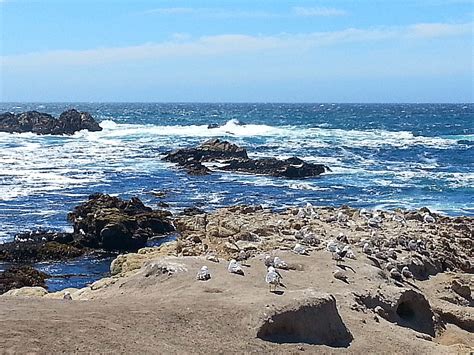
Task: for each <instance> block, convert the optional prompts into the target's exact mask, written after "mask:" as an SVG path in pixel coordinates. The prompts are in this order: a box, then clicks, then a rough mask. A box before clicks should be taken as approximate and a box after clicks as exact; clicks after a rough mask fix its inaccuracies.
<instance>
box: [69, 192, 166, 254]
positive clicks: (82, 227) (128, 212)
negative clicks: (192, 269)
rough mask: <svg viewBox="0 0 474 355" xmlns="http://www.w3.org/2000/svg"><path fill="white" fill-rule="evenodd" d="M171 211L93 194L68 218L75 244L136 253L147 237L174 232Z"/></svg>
mask: <svg viewBox="0 0 474 355" xmlns="http://www.w3.org/2000/svg"><path fill="white" fill-rule="evenodd" d="M170 216H171V213H170V212H167V211H161V210H155V211H154V210H152V209H151V208H149V207H146V206H145V205H144V204H143V203H142V202H141V201H140V200H139V199H138V198H135V197H134V198H132V199H130V200H129V201H125V200H122V199H120V198H118V197H114V196H109V195H106V194H93V195H91V196H89V200H88V201H86V202H84V203H83V204H81V205H79V206H77V207H76V208H74V210H73V211H72V212H71V213H69V215H68V219H69V221H70V222H72V224H73V227H74V233H75V235H76V236H80V237H79V238H78V239H77V240H76V243H79V244H80V245H81V246H83V247H88V248H103V249H105V250H115V251H134V250H138V249H139V248H142V247H144V246H145V245H146V242H147V241H148V238H151V237H153V236H156V235H161V234H165V233H169V232H172V231H173V230H174V227H173V224H172V222H171V220H170V219H169V217H170Z"/></svg>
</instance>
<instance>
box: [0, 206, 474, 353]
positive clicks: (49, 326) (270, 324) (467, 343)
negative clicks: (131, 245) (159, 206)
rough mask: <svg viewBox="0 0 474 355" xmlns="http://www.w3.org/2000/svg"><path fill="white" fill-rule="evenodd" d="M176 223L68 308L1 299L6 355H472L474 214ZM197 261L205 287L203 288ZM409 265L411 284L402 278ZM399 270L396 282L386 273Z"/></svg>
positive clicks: (257, 213)
mask: <svg viewBox="0 0 474 355" xmlns="http://www.w3.org/2000/svg"><path fill="white" fill-rule="evenodd" d="M196 212H199V211H196ZM427 214H429V215H430V216H431V217H433V218H434V222H433V221H432V219H430V218H427V217H425V216H427ZM175 223H176V224H177V227H178V229H179V230H180V231H181V233H182V235H181V237H180V238H179V239H178V240H177V241H175V242H170V243H167V244H164V245H162V246H160V247H157V248H142V249H140V250H138V251H137V253H129V254H123V255H120V256H119V257H118V258H117V259H116V260H115V261H114V262H113V263H112V274H113V276H111V277H108V278H104V279H102V280H99V281H96V282H94V283H93V284H92V285H90V286H88V287H85V288H82V289H69V290H68V292H70V294H71V296H72V300H69V301H68V300H63V295H64V292H65V291H61V292H55V293H47V294H45V293H44V291H42V290H31V289H28V288H27V289H25V291H24V292H23V291H21V290H22V289H20V290H18V291H14V292H13V291H12V292H10V293H9V294H8V295H5V296H2V297H0V319H5V321H3V322H2V327H0V347H2V349H6V350H7V351H11V352H14V351H22V350H24V349H31V348H35V349H37V351H38V352H42V351H50V352H51V351H52V352H61V351H63V352H71V351H76V352H77V351H82V352H92V351H97V349H100V350H101V351H103V352H113V351H119V352H137V351H138V352H140V353H154V352H156V349H160V351H163V352H166V353H170V352H171V353H216V352H223V353H228V352H238V353H250V352H258V353H262V352H263V353H296V352H300V351H305V352H307V353H335V352H338V353H356V354H359V353H389V354H392V353H393V354H394V353H397V354H400V353H403V354H404V353H410V354H412V353H422V354H428V353H429V354H469V352H472V351H474V348H473V345H472V344H474V333H473V329H472V326H473V323H474V312H473V308H472V307H473V303H472V299H471V293H470V292H467V289H469V290H471V289H472V287H473V280H472V268H471V265H472V264H471V263H472V252H473V251H472V248H471V249H467V248H466V247H465V246H466V245H468V243H469V240H471V239H472V230H473V229H472V228H473V219H472V218H466V217H457V218H450V217H444V216H440V215H437V214H435V213H431V212H430V211H429V210H427V209H423V210H420V211H393V212H387V211H365V210H358V209H353V208H349V207H341V208H332V207H326V208H317V207H314V206H304V207H299V208H298V207H295V208H290V209H288V210H285V211H281V212H275V211H271V210H268V209H263V208H261V207H258V206H235V207H230V208H224V209H221V210H217V211H214V212H211V213H197V214H194V215H191V216H190V215H182V216H179V217H178V218H177V219H176V220H175ZM413 238H417V239H416V241H417V243H416V246H413V245H412V243H410V242H411V241H412V240H413ZM405 239H408V241H406V240H405ZM418 240H420V241H419V242H418ZM362 242H363V245H362ZM297 243H298V244H301V245H302V246H304V247H305V248H307V253H306V255H300V254H297V253H296V252H294V251H293V249H294V246H295V245H296V244H297ZM334 244H337V245H340V246H342V245H346V246H349V247H350V250H351V251H352V252H353V256H351V257H348V255H346V256H345V257H344V258H343V260H342V261H337V260H334V253H333V252H331V251H330V250H331V248H332V247H333V246H334ZM366 244H368V246H366ZM410 245H411V246H412V247H410ZM369 247H370V248H369ZM393 252H394V253H395V254H394V253H393ZM268 256H271V257H275V256H278V257H279V258H280V259H282V260H284V261H286V263H287V266H288V267H287V268H285V269H280V270H279V272H280V273H281V275H282V277H283V283H284V285H285V288H280V289H279V290H278V291H277V292H269V289H268V285H267V284H266V283H265V274H266V270H267V267H266V265H265V261H266V260H267V257H268ZM231 258H235V259H237V260H239V261H240V262H241V263H242V268H243V270H244V275H243V276H241V275H235V274H230V273H229V272H228V271H227V265H228V262H229V259H231ZM203 265H204V266H207V267H208V269H209V271H210V274H211V278H210V279H209V280H207V281H197V280H196V273H197V271H198V270H200V268H201V267H202V266H203ZM388 266H390V268H388ZM404 267H408V268H409V270H412V271H413V275H411V276H406V275H407V274H405V273H404V274H403V275H402V270H403V269H404ZM394 269H395V270H399V272H398V273H399V274H400V276H397V277H393V276H394V273H393V272H391V271H390V270H394ZM335 271H337V272H339V273H343V274H345V276H346V277H345V279H340V278H336V277H335V274H336V273H335ZM417 272H418V273H417ZM33 291H34V292H33ZM22 294H23V295H24V296H28V297H29V298H24V296H22ZM32 294H36V295H37V296H36V297H34V298H31V295H32ZM314 319H318V320H319V321H318V322H317V323H315V322H314ZM58 327H59V328H60V329H61V334H62V335H61V336H60V339H62V340H61V341H59V340H57V339H58V338H57V337H58V334H57V331H56V330H57V329H58ZM131 330H133V331H131ZM170 334H172V336H171V335H170ZM65 336H66V337H67V339H68V340H67V341H63V340H64V337H65ZM55 339H56V340H55Z"/></svg>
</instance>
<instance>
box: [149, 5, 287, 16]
mask: <svg viewBox="0 0 474 355" xmlns="http://www.w3.org/2000/svg"><path fill="white" fill-rule="evenodd" d="M142 14H155V15H193V16H200V17H209V18H221V19H226V18H265V17H281V16H282V14H277V13H273V12H268V11H242V10H231V9H230V10H227V9H221V8H206V7H197V8H191V7H170V8H166V7H163V8H156V9H151V10H147V11H144V12H142Z"/></svg>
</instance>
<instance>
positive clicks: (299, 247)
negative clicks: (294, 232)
mask: <svg viewBox="0 0 474 355" xmlns="http://www.w3.org/2000/svg"><path fill="white" fill-rule="evenodd" d="M293 252H295V253H296V254H299V255H308V251H307V250H306V248H305V247H304V246H302V245H301V244H299V243H297V244H296V245H295V247H294V248H293Z"/></svg>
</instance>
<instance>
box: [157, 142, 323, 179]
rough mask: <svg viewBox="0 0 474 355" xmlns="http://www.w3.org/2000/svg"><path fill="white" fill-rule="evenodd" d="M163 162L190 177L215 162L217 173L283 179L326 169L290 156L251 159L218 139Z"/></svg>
mask: <svg viewBox="0 0 474 355" xmlns="http://www.w3.org/2000/svg"><path fill="white" fill-rule="evenodd" d="M163 160H166V161H169V162H172V163H176V164H178V165H179V166H180V167H182V168H183V169H184V170H186V171H187V172H188V174H190V175H207V174H210V173H211V172H212V170H211V169H210V168H209V167H207V166H205V165H204V164H203V163H209V162H219V163H222V164H223V165H222V166H219V169H220V170H225V171H233V172H242V173H249V174H259V175H270V176H275V177H285V178H293V179H294V178H306V177H315V176H319V175H321V174H322V173H324V172H326V171H330V169H329V168H328V167H327V166H325V165H323V164H313V163H308V162H306V161H304V160H302V159H300V158H297V157H293V158H289V159H285V160H280V159H276V158H260V159H252V158H249V157H248V154H247V151H246V150H245V148H242V147H239V146H238V145H236V144H232V143H229V142H227V141H221V140H219V139H211V140H209V141H206V142H204V143H203V144H201V145H200V146H198V147H195V148H184V149H178V150H175V151H173V152H171V153H169V154H167V155H166V156H165V157H164V158H163Z"/></svg>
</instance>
